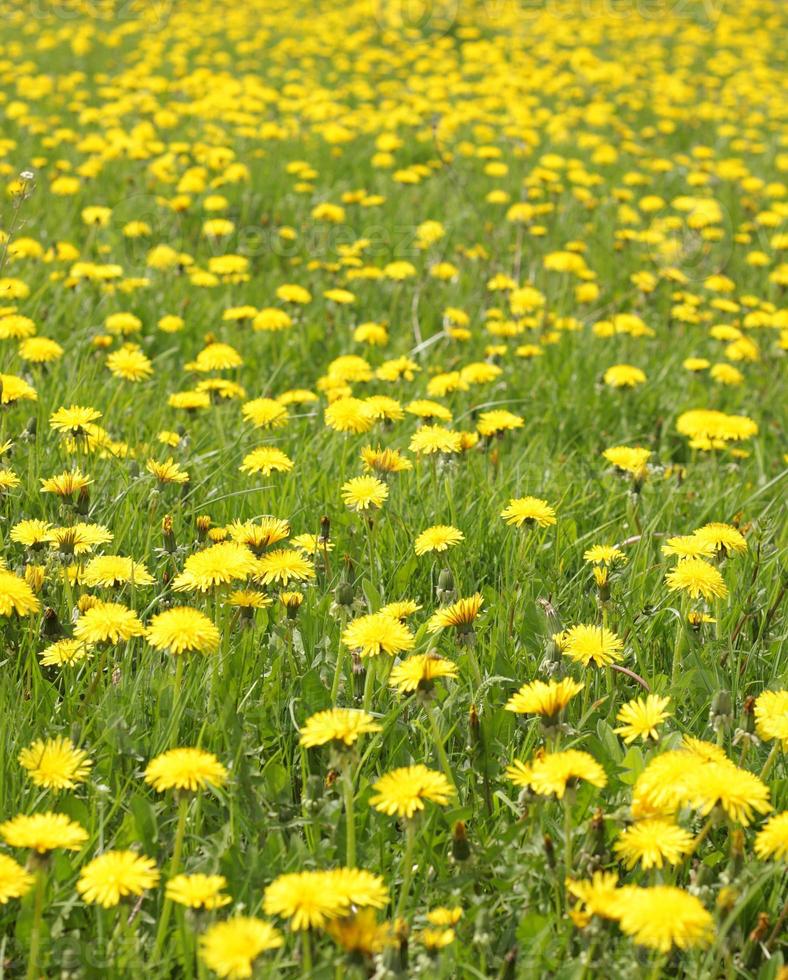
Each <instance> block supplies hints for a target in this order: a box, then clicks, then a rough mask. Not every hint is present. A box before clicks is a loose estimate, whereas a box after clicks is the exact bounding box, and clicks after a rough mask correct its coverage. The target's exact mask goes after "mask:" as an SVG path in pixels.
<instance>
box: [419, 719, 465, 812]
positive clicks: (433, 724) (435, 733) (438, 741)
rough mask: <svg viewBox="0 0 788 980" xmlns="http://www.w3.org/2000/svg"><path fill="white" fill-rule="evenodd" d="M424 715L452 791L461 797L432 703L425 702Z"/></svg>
mask: <svg viewBox="0 0 788 980" xmlns="http://www.w3.org/2000/svg"><path fill="white" fill-rule="evenodd" d="M424 714H425V715H426V716H427V721H428V722H429V724H430V729H431V731H432V740H433V742H434V743H435V751H436V752H437V753H438V759H439V760H440V764H441V769H443V774H444V775H445V776H446V778H447V779H448V781H449V783H450V785H451V787H452V789H453V790H454V794H455V796H457V795H459V794H458V793H457V784H456V783H455V781H454V773H453V772H452V770H451V765H450V764H449V757H448V756H447V755H446V749H445V747H444V745H443V737H442V736H441V732H440V728H439V727H438V720H437V718H436V717H435V706H434V705H433V704H432V702H430V701H426V700H425V701H424Z"/></svg>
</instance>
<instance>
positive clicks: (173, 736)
mask: <svg viewBox="0 0 788 980" xmlns="http://www.w3.org/2000/svg"><path fill="white" fill-rule="evenodd" d="M182 688H183V654H180V655H178V656H176V658H175V677H174V678H173V682H172V729H171V731H170V747H171V748H175V746H176V745H177V744H178V729H179V727H180V721H181V713H180V708H181V690H182Z"/></svg>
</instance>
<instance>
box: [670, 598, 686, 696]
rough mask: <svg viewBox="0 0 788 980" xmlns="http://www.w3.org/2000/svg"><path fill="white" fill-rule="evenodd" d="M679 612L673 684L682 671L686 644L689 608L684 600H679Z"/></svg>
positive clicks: (671, 679) (671, 678) (674, 652)
mask: <svg viewBox="0 0 788 980" xmlns="http://www.w3.org/2000/svg"><path fill="white" fill-rule="evenodd" d="M679 614H680V615H679V623H678V629H677V630H676V642H675V643H674V644H673V667H672V669H671V672H670V683H671V685H675V683H676V681H677V680H678V679H679V673H680V671H681V651H682V648H683V646H684V630H685V628H686V622H687V608H686V603H685V602H683V601H681V602H679Z"/></svg>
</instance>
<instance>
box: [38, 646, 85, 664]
mask: <svg viewBox="0 0 788 980" xmlns="http://www.w3.org/2000/svg"><path fill="white" fill-rule="evenodd" d="M89 655H90V647H89V646H88V644H87V643H83V642H82V641H81V640H57V641H56V642H55V643H51V644H50V645H49V646H48V647H47V648H46V649H45V650H42V651H41V653H40V654H39V657H40V658H41V666H42V667H70V666H73V665H74V664H78V663H81V662H82V661H83V660H85V659H86V658H87V657H88V656H89Z"/></svg>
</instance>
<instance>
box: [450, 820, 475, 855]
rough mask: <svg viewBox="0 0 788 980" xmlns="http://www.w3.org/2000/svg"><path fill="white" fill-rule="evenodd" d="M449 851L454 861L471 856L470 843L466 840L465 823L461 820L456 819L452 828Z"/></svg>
mask: <svg viewBox="0 0 788 980" xmlns="http://www.w3.org/2000/svg"><path fill="white" fill-rule="evenodd" d="M451 853H452V857H453V858H454V860H455V861H467V860H468V858H469V857H470V856H471V845H470V844H469V842H468V836H467V834H466V833H465V824H464V823H463V822H462V820H458V821H457V823H455V825H454V828H453V830H452V833H451Z"/></svg>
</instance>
